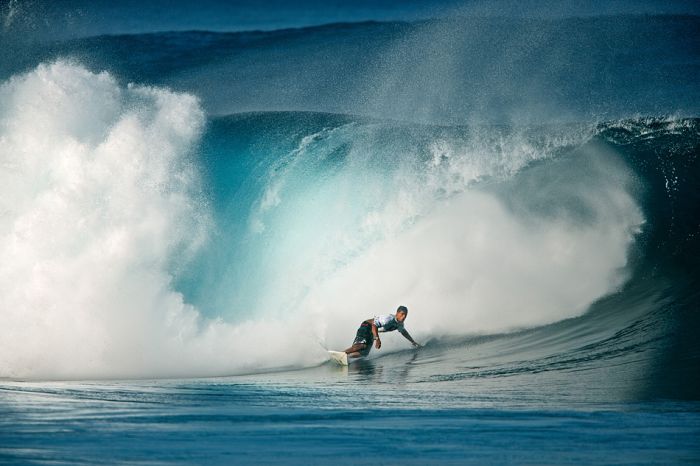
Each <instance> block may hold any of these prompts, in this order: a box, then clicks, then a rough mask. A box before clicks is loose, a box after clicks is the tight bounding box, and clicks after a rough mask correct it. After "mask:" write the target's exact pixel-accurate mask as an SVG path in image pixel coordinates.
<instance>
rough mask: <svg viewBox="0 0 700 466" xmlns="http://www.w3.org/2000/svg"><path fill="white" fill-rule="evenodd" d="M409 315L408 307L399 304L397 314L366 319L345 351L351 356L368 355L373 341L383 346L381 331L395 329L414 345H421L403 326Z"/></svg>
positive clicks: (377, 345) (375, 344)
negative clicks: (380, 336)
mask: <svg viewBox="0 0 700 466" xmlns="http://www.w3.org/2000/svg"><path fill="white" fill-rule="evenodd" d="M407 316H408V308H407V307H406V306H399V308H398V309H396V314H386V315H381V316H377V317H374V318H370V319H367V320H365V321H364V322H362V323H361V324H360V328H358V329H357V335H356V336H355V341H353V342H352V346H351V347H350V348H348V349H346V350H345V353H346V354H347V355H348V357H349V358H359V357H361V356H367V355H368V354H369V352H370V350H371V349H372V342H373V341H374V346H376V347H377V349H379V348H381V347H382V340H380V339H379V332H392V331H394V330H398V331H399V333H401V335H403V336H404V338H406V339H407V340H408V341H410V342H411V344H413V346H415V347H420V345H419V344H418V343H416V341H415V340H414V339H413V338H412V337H411V335H410V334H409V333H408V331H407V330H406V329H405V328H404V326H403V323H404V321H405V320H406V317H407Z"/></svg>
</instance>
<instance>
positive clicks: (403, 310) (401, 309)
mask: <svg viewBox="0 0 700 466" xmlns="http://www.w3.org/2000/svg"><path fill="white" fill-rule="evenodd" d="M396 312H403V313H404V314H406V315H408V308H407V307H406V306H399V308H398V309H397V310H396Z"/></svg>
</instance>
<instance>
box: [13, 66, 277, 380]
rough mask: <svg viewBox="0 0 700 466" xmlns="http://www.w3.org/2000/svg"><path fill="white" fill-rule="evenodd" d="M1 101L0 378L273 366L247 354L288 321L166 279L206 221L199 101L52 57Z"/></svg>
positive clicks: (200, 237) (202, 234) (201, 237)
mask: <svg viewBox="0 0 700 466" xmlns="http://www.w3.org/2000/svg"><path fill="white" fill-rule="evenodd" d="M0 112H1V113H0V141H2V144H0V160H1V161H2V162H1V166H0V185H1V186H2V197H1V198H0V235H1V238H0V254H1V255H2V257H3V261H2V263H1V264H0V296H1V297H0V313H1V315H2V321H3V325H2V328H0V376H3V377H45V378H54V377H59V378H61V377H83V376H88V377H100V376H162V375H198V374H199V375H204V374H220V373H226V372H227V371H228V372H231V371H237V370H238V371H240V370H246V368H247V370H252V369H253V367H255V368H257V367H260V366H263V367H264V366H265V365H266V364H267V365H275V364H278V362H277V361H276V360H275V358H274V357H273V355H274V352H273V350H270V351H269V352H268V353H267V356H266V355H265V354H263V355H261V356H260V357H259V358H257V359H255V360H253V359H251V358H248V357H246V355H247V354H250V351H248V348H250V347H251V346H254V345H260V344H267V346H268V347H270V348H273V349H278V350H280V349H281V348H279V344H276V343H275V341H267V337H266V335H267V334H266V333H265V332H263V331H261V327H262V326H265V327H266V328H274V327H275V326H280V325H283V324H280V323H276V324H270V325H267V324H266V323H264V322H263V323H259V324H252V323H250V324H245V325H242V326H238V327H232V326H230V325H227V324H225V323H223V322H221V321H217V320H207V319H204V318H202V316H201V315H200V314H199V312H198V311H197V310H196V309H195V308H193V307H192V306H190V305H188V304H187V303H185V301H184V299H183V296H182V295H181V294H180V293H179V292H178V291H176V290H175V289H174V288H173V285H172V282H173V274H174V273H175V272H176V271H177V270H178V268H179V267H182V266H184V265H185V264H186V262H187V259H188V257H190V256H191V255H192V254H193V253H194V252H195V251H197V250H198V248H199V246H200V245H201V244H202V243H203V242H204V241H205V240H206V235H207V231H208V229H209V225H210V213H209V207H208V206H207V203H206V202H205V201H204V199H203V197H202V195H201V186H200V177H199V174H198V170H197V168H196V163H195V160H194V159H193V156H192V149H193V145H194V144H195V143H196V142H197V140H198V138H199V136H200V133H201V131H202V126H203V123H204V115H203V112H202V110H201V108H200V106H199V103H198V101H197V99H196V98H194V97H192V96H189V95H185V94H176V93H172V92H170V91H167V90H164V89H156V88H149V87H143V86H137V85H129V86H127V87H123V86H120V85H119V83H118V82H117V81H116V80H115V79H114V78H113V77H111V76H110V75H109V74H107V73H99V74H95V73H92V72H90V71H88V70H86V69H85V68H83V67H81V66H79V65H76V64H72V63H69V62H66V61H58V62H55V63H52V64H48V65H41V66H39V67H38V68H37V69H35V70H34V71H31V72H29V73H27V74H24V75H21V76H16V77H14V78H13V79H12V80H10V81H8V82H6V83H5V84H3V85H2V87H1V88H0ZM256 325H257V327H256ZM278 333H281V332H278ZM273 334H274V332H273ZM270 340H274V339H272V338H270ZM266 357H267V359H266Z"/></svg>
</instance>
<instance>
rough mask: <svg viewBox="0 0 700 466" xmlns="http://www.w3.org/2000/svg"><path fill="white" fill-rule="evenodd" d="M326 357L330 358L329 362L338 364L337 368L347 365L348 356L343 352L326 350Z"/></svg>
mask: <svg viewBox="0 0 700 466" xmlns="http://www.w3.org/2000/svg"><path fill="white" fill-rule="evenodd" d="M328 356H329V357H330V358H331V361H333V362H334V363H336V364H338V365H339V366H347V365H348V364H349V363H348V355H347V354H346V353H345V352H344V351H330V350H328Z"/></svg>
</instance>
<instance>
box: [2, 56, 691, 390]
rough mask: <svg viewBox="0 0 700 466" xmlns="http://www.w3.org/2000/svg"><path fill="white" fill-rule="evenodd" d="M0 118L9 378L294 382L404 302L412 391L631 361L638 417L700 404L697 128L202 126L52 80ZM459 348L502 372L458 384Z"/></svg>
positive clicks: (29, 90) (274, 120)
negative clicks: (266, 375) (363, 324)
mask: <svg viewBox="0 0 700 466" xmlns="http://www.w3.org/2000/svg"><path fill="white" fill-rule="evenodd" d="M0 100H1V102H0V103H1V104H0V108H1V109H2V114H1V116H0V128H1V131H2V132H1V133H0V140H2V141H3V144H2V161H3V164H2V173H1V176H2V186H3V196H2V207H1V211H2V216H1V217H0V219H1V223H0V232H1V234H2V241H1V242H0V244H1V245H2V255H3V257H4V258H5V259H4V260H3V263H2V265H0V276H1V277H2V280H0V284H1V286H2V288H3V289H2V293H0V295H1V296H2V312H3V322H4V324H3V326H2V329H1V330H0V336H1V338H0V345H2V347H1V349H0V354H1V355H2V357H1V359H0V375H1V376H3V377H24V378H66V377H68V378H76V377H119V376H148V377H152V376H197V375H223V374H232V373H241V372H257V371H263V370H271V369H279V368H289V367H305V366H310V365H314V364H318V363H320V362H322V361H323V360H324V351H323V349H322V347H321V346H322V345H325V346H329V347H335V348H341V347H344V346H346V345H347V344H348V343H349V340H350V339H351V337H352V334H353V331H354V327H355V325H357V323H358V322H359V321H360V320H362V319H364V318H367V317H369V316H370V315H372V314H376V313H381V312H388V311H391V310H392V309H393V308H395V307H396V305H397V304H399V303H403V304H407V305H408V306H409V308H410V309H411V315H410V320H409V322H408V323H409V327H410V329H411V330H412V331H413V333H414V334H415V337H416V338H417V339H419V340H421V341H424V342H426V341H427V342H428V348H427V349H429V350H430V351H435V352H436V354H439V355H441V356H439V358H438V359H439V361H440V362H436V363H434V364H427V365H426V366H425V367H424V368H423V370H422V372H421V374H420V376H421V377H422V378H424V379H430V380H445V381H452V382H458V381H459V380H464V379H465V378H473V377H478V378H483V379H485V380H495V379H494V377H500V376H503V375H508V374H515V373H521V372H523V371H530V372H531V371H543V372H552V373H560V371H562V370H564V371H567V370H578V369H581V370H582V369H585V368H586V367H590V366H594V367H597V368H599V369H606V370H607V369H608V368H609V367H611V366H614V365H616V364H621V363H622V362H624V361H626V360H627V359H630V358H631V359H630V361H631V362H630V364H631V366H626V367H634V368H635V374H637V376H639V377H643V378H647V379H648V380H657V379H656V378H657V377H659V376H658V374H662V375H663V380H664V381H665V383H663V384H657V383H654V384H646V385H645V384H641V385H643V386H644V387H646V388H644V390H646V389H647V388H648V389H649V390H651V392H644V390H642V389H641V388H639V387H637V389H636V391H635V393H637V395H635V396H658V395H659V394H662V395H668V396H691V395H688V393H691V394H692V393H697V392H696V391H693V390H694V388H696V387H697V381H696V380H693V379H692V377H690V379H691V380H690V382H688V379H689V377H688V375H687V374H688V372H687V371H688V370H689V368H693V367H697V365H698V354H700V351H698V346H697V343H695V340H694V334H695V330H696V329H697V328H698V327H697V323H698V322H697V316H696V315H695V312H694V311H695V309H696V308H697V291H696V290H697V286H696V285H697V282H696V277H697V262H696V260H695V258H696V257H697V252H698V239H697V231H698V225H697V222H698V219H699V218H700V216H698V212H697V209H698V203H697V202H696V201H697V191H696V186H697V176H698V173H699V171H698V166H697V164H698V161H697V153H698V146H699V144H700V137H699V131H698V130H699V128H700V123H699V122H698V120H693V119H665V120H659V119H656V120H654V119H647V120H644V119H637V120H625V121H620V122H612V123H605V124H599V125H556V126H539V127H512V126H502V125H501V126H486V125H481V126H432V125H420V124H407V123H397V122H392V121H385V120H376V119H366V118H359V117H351V116H346V115H331V114H316V113H298V112H297V113H275V112H272V113H256V114H241V115H234V116H229V117H225V118H219V119H214V120H212V121H210V122H209V124H208V125H206V126H205V124H204V123H205V121H204V116H203V112H202V108H201V106H200V104H199V103H198V101H197V100H196V99H195V98H193V97H191V96H189V95H186V94H178V93H173V92H170V91H167V90H163V89H158V88H153V87H143V86H137V85H129V86H122V85H120V84H119V83H118V82H117V81H116V80H115V79H114V78H113V77H112V76H110V75H109V74H107V73H100V74H95V73H92V72H90V71H88V70H86V69H85V68H84V67H82V66H80V65H77V64H73V63H71V62H66V61H59V62H55V63H53V64H49V65H41V66H39V67H38V68H36V69H35V70H33V71H31V72H29V73H26V74H22V75H18V76H15V77H14V78H12V79H11V80H9V81H7V82H5V83H4V84H3V85H2V87H1V88H0ZM486 335H491V337H488V338H486V337H485V336H486ZM499 335H500V336H499ZM484 338H486V339H484ZM387 346H388V347H392V346H393V347H394V348H400V347H401V343H400V342H399V341H394V342H393V343H392V340H391V339H389V343H388V344H387ZM475 347H477V348H482V349H481V351H482V352H486V354H487V358H486V359H488V358H492V359H493V358H496V359H497V360H498V361H499V362H498V363H494V362H493V360H492V361H491V362H490V363H488V364H487V365H486V366H485V367H483V366H481V367H479V368H478V370H477V369H474V368H472V369H469V370H466V369H465V364H466V363H467V361H472V362H473V361H474V358H475V356H474V354H473V353H472V352H473V349H474V348H475ZM489 348H490V349H489ZM526 350H527V351H528V354H529V355H530V357H528V358H526V359H523V358H524V356H523V351H526ZM514 354H517V355H518V359H515V360H511V359H508V358H509V357H512V356H513V355H514ZM639 354H644V355H645V356H644V357H643V358H641V359H640V358H638V357H637V356H638V355H639ZM499 355H500V356H499ZM503 355H510V356H503ZM504 357H505V359H503V358H504ZM436 358H437V356H436ZM499 358H500V359H499ZM477 359H478V358H477ZM695 373H696V374H697V372H695ZM640 374H641V375H640ZM684 374H685V385H684V387H685V388H683V389H680V391H679V389H677V388H676V389H673V388H669V387H673V386H675V387H678V385H677V384H675V385H674V384H673V383H672V382H673V381H674V380H676V379H674V377H675V378H678V377H682V376H684ZM625 380H628V379H622V380H621V381H620V382H619V383H620V384H623V383H635V382H629V381H628V382H625ZM630 380H634V379H630ZM637 385H640V384H637ZM648 385H649V386H651V387H652V388H649V387H648ZM674 390H675V391H674ZM624 391H625V393H629V392H630V390H629V387H627V388H626V389H625V390H624ZM642 392H644V393H642ZM649 393H652V394H651V395H649Z"/></svg>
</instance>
